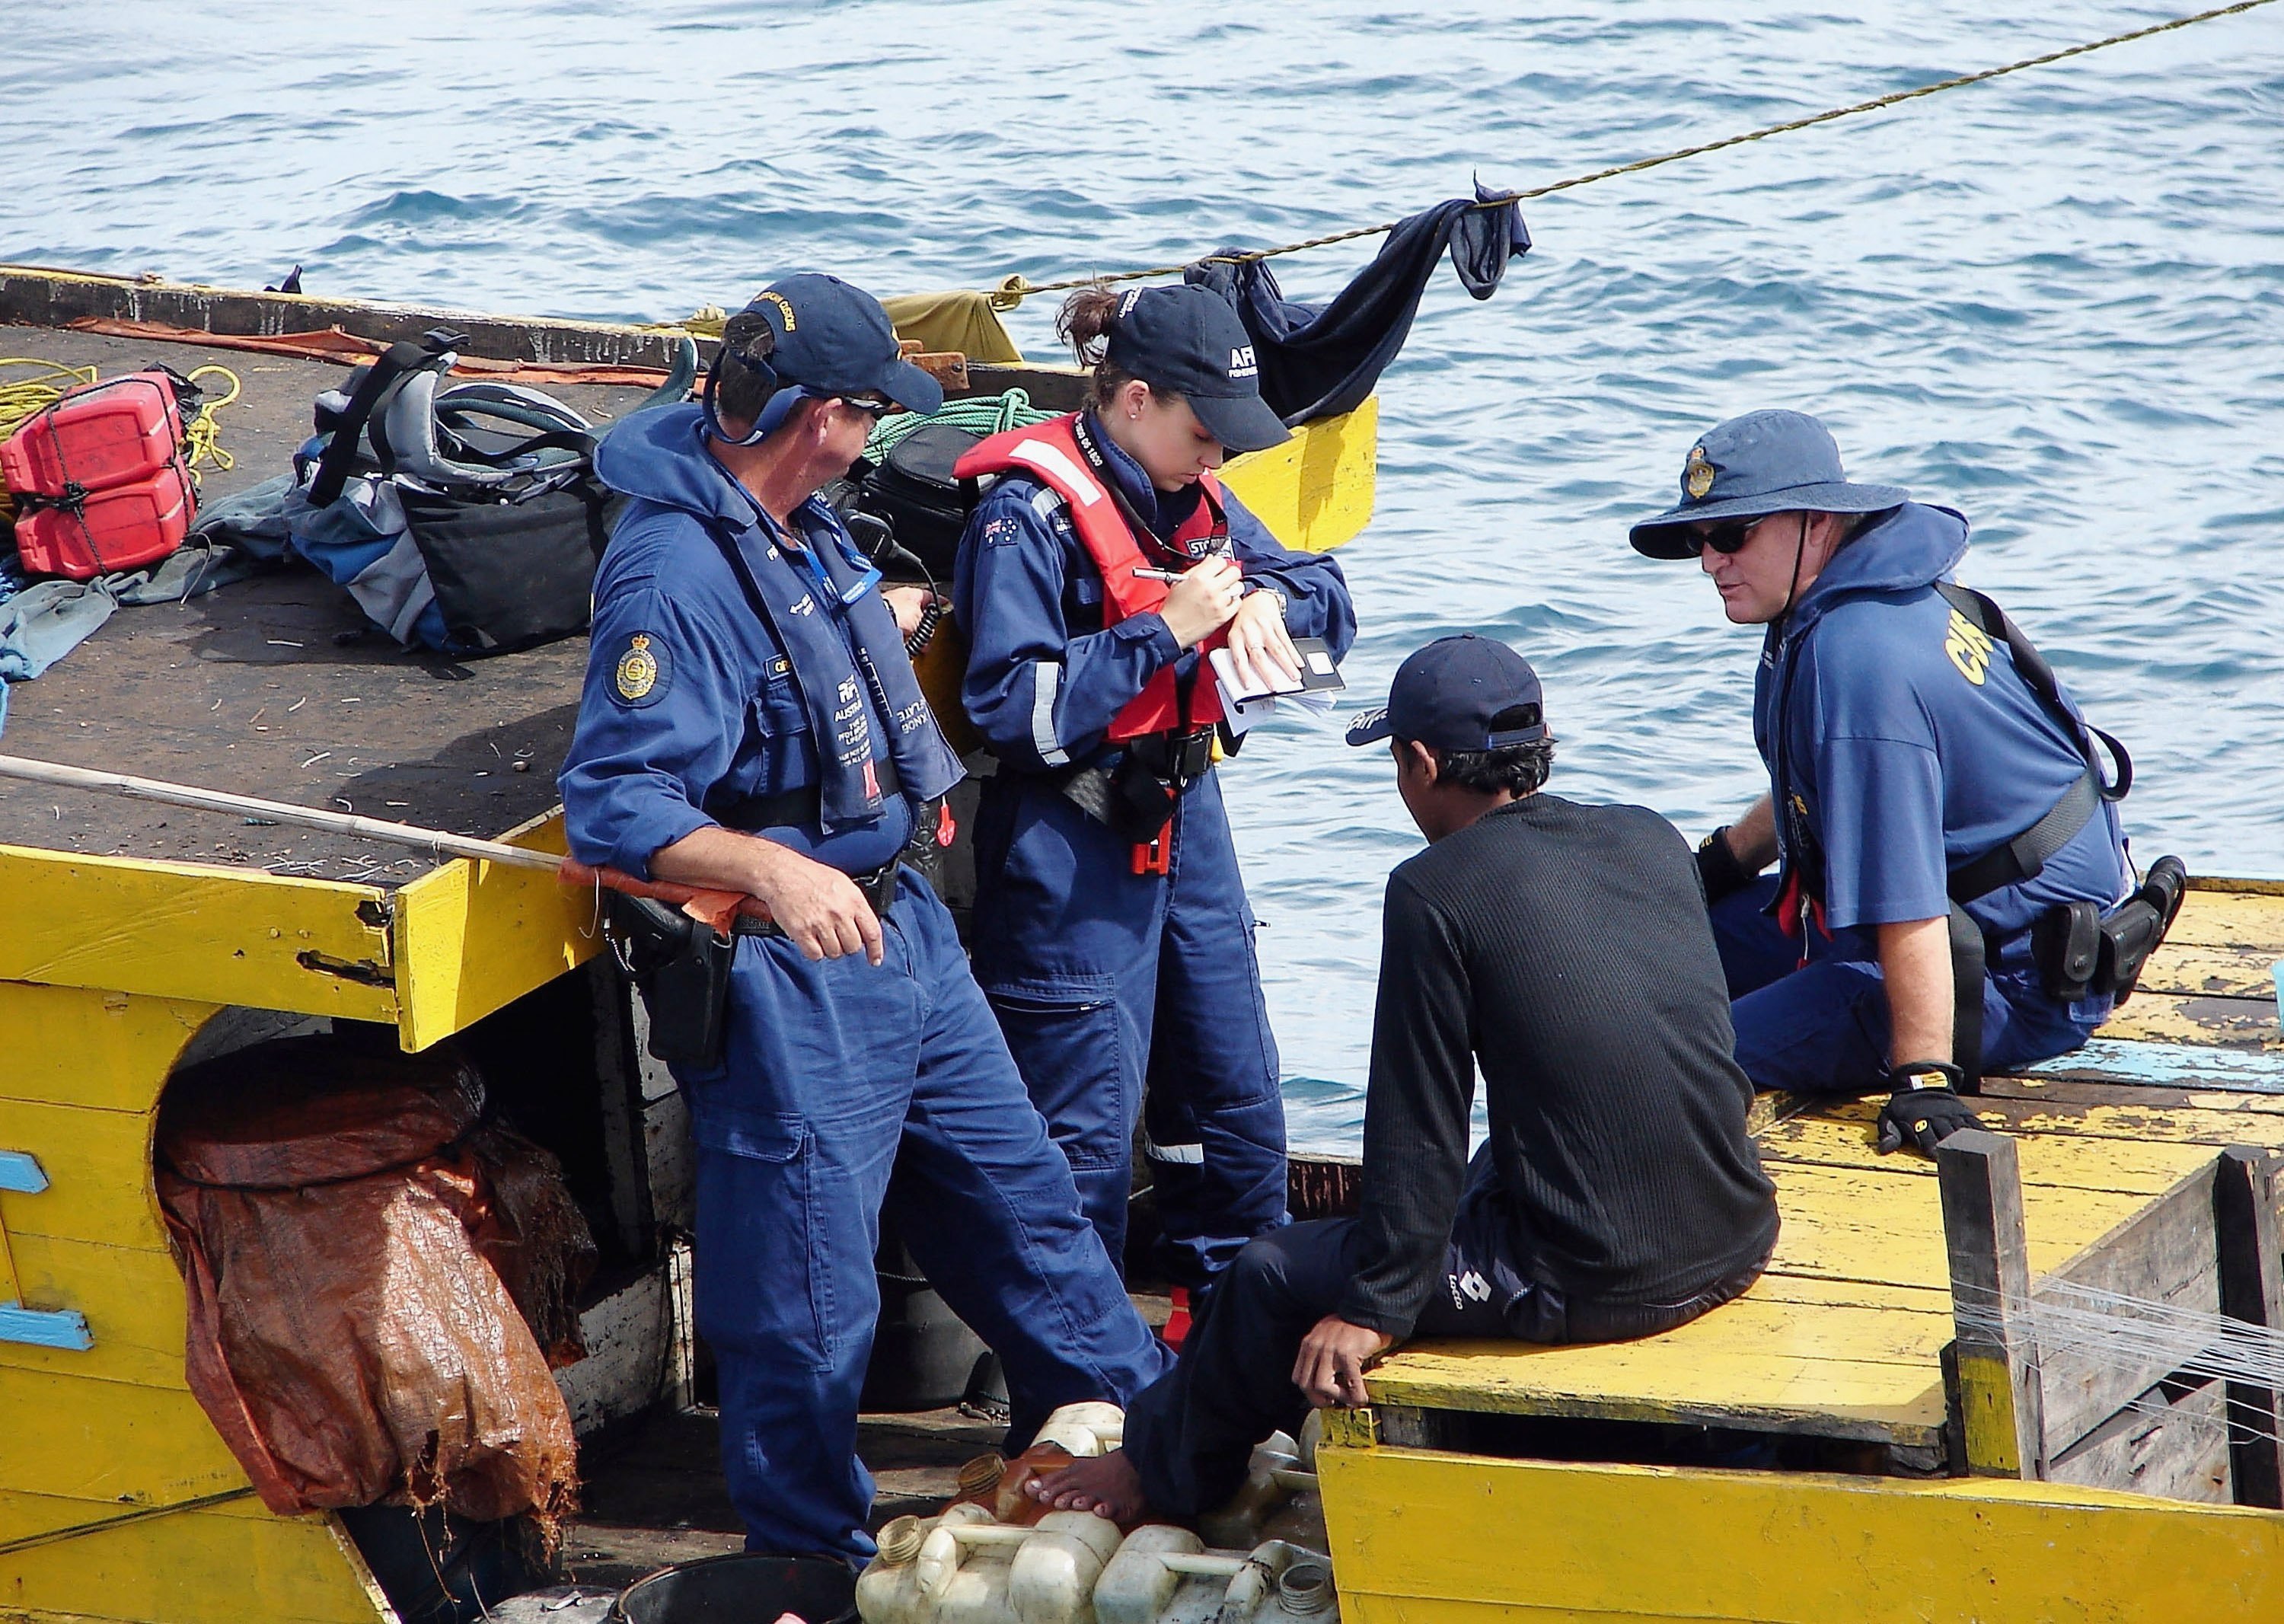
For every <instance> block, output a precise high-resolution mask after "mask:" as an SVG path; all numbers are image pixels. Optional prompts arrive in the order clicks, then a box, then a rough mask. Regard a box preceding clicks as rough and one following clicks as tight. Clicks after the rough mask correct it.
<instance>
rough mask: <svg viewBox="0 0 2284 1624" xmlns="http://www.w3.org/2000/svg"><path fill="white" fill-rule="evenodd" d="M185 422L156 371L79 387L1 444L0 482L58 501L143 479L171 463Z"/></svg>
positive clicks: (171, 390) (169, 388)
mask: <svg viewBox="0 0 2284 1624" xmlns="http://www.w3.org/2000/svg"><path fill="white" fill-rule="evenodd" d="M182 439H183V418H182V414H181V411H180V409H179V408H177V407H176V404H175V391H174V388H173V386H171V385H169V384H168V381H167V379H166V378H165V376H164V375H163V374H161V373H158V372H134V373H129V375H128V376H127V377H124V378H113V379H106V381H104V382H102V383H98V384H83V385H82V386H79V387H78V388H76V389H73V390H71V391H69V392H68V393H66V394H65V395H64V397H63V398H62V399H61V400H59V401H58V402H56V403H55V404H54V405H52V406H51V407H49V408H48V409H47V410H44V411H43V412H40V413H38V414H37V415H36V416H34V417H32V418H27V419H26V420H25V423H24V426H23V427H22V428H20V429H19V430H18V431H17V432H16V433H15V434H14V435H13V436H12V438H11V439H10V440H9V441H8V442H7V443H6V444H5V445H0V478H4V479H5V480H7V482H8V488H9V489H10V490H12V491H14V492H15V493H16V494H17V495H18V496H63V495H65V494H66V487H68V486H72V485H77V486H78V487H80V488H82V490H106V489H108V488H110V487H112V486H113V485H125V484H128V483H129V482H130V481H132V480H145V479H148V478H150V477H151V475H153V474H154V473H156V472H159V470H160V469H161V468H164V467H165V466H167V465H168V464H169V463H171V462H173V461H174V460H175V452H176V447H177V446H179V445H180V444H181V443H182Z"/></svg>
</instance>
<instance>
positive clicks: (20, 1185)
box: [0, 1151, 48, 1196]
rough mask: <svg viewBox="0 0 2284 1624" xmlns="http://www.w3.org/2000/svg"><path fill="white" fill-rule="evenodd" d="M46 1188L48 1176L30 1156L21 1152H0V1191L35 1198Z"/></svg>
mask: <svg viewBox="0 0 2284 1624" xmlns="http://www.w3.org/2000/svg"><path fill="white" fill-rule="evenodd" d="M47 1187H48V1175H46V1174H45V1173H43V1172H42V1171H41V1170H40V1164H39V1163H38V1162H37V1161H36V1160H35V1159H33V1158H32V1157H31V1156H30V1155H28V1154H27V1153H26V1152H23V1151H0V1190H12V1191H15V1192H16V1193H17V1194H18V1195H25V1196H35V1195H37V1194H39V1193H40V1191H43V1190H45V1189H46V1188H47Z"/></svg>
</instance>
